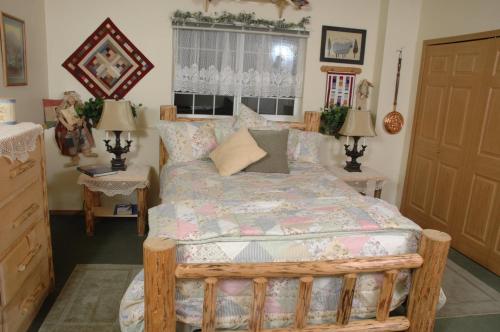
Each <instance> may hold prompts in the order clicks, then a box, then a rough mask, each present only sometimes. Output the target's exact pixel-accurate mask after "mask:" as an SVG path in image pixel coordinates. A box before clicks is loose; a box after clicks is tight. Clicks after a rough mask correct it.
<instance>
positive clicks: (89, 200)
mask: <svg viewBox="0 0 500 332" xmlns="http://www.w3.org/2000/svg"><path fill="white" fill-rule="evenodd" d="M150 170H151V167H149V166H143V165H129V166H128V168H127V170H126V171H119V172H118V173H117V174H112V175H106V176H99V177H91V176H88V175H85V174H80V176H79V177H78V184H81V185H83V193H84V199H85V203H84V208H85V227H86V231H87V235H89V236H92V235H94V225H95V220H94V218H95V217H113V218H117V217H118V218H123V217H126V218H130V217H136V218H137V233H138V234H139V236H144V231H145V228H146V218H147V212H148V206H147V194H148V188H149V174H150ZM134 191H137V214H136V215H125V216H122V215H115V214H114V208H112V207H103V206H101V198H100V193H103V194H105V195H106V196H115V195H126V196H128V195H130V194H132V193H133V192H134Z"/></svg>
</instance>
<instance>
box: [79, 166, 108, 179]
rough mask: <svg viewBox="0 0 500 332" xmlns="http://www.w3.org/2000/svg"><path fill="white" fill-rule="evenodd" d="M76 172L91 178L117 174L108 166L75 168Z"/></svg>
mask: <svg viewBox="0 0 500 332" xmlns="http://www.w3.org/2000/svg"><path fill="white" fill-rule="evenodd" d="M76 169H77V170H78V171H80V172H82V173H83V174H87V175H88V176H91V177H98V176H105V175H112V174H116V173H118V171H114V170H112V169H111V167H110V166H107V165H88V166H79V167H77V168H76Z"/></svg>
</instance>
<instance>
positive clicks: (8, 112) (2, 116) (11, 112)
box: [0, 98, 16, 124]
mask: <svg viewBox="0 0 500 332" xmlns="http://www.w3.org/2000/svg"><path fill="white" fill-rule="evenodd" d="M15 106H16V100H15V99H10V98H0V124H2V123H3V124H14V123H16V109H15Z"/></svg>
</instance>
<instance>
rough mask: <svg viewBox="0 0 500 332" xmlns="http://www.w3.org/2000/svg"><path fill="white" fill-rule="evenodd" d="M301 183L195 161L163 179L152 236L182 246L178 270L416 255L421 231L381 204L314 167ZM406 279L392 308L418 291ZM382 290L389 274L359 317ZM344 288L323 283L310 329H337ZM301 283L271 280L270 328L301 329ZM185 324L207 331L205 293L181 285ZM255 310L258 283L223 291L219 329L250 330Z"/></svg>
mask: <svg viewBox="0 0 500 332" xmlns="http://www.w3.org/2000/svg"><path fill="white" fill-rule="evenodd" d="M290 166H291V167H290V170H291V173H290V174H289V175H288V174H283V175H277V174H262V173H245V172H242V173H239V174H237V175H235V176H232V177H220V176H219V175H218V174H217V172H216V170H215V169H214V167H213V165H212V164H211V163H210V162H206V161H194V162H189V163H185V164H180V165H176V166H172V167H169V168H167V169H166V170H164V171H163V174H162V181H161V182H162V190H161V197H162V201H163V204H161V205H159V206H157V207H155V208H152V209H150V210H149V225H150V236H160V237H167V238H172V239H175V240H177V243H178V246H177V261H178V262H182V263H206V262H239V263H251V262H282V261H312V260H328V259H339V258H350V257H360V256H385V255H396V254H404V253H411V252H415V251H416V249H417V244H418V238H419V234H420V228H419V227H418V226H417V225H416V224H414V223H413V222H411V221H410V220H408V219H406V218H404V217H403V216H402V215H401V214H400V213H399V212H398V210H397V209H396V208H395V207H394V206H392V205H390V204H388V203H386V202H384V201H381V200H378V199H374V198H370V197H363V196H361V195H359V194H358V193H356V192H355V191H354V190H352V189H351V188H350V187H349V186H347V185H346V184H345V183H343V182H342V181H340V180H339V179H338V178H336V177H335V176H334V175H333V174H331V173H329V172H328V171H326V170H325V169H324V168H323V167H321V166H319V165H313V164H304V163H292V164H291V165H290ZM409 283H410V278H409V273H408V271H401V272H400V274H399V276H398V279H397V283H396V288H395V294H394V297H393V302H392V308H395V307H397V306H398V305H400V304H401V303H402V302H403V301H404V299H405V297H406V295H407V293H408V288H409ZM381 284H382V276H381V275H380V274H366V275H362V276H360V278H359V279H358V282H357V286H356V292H355V297H354V302H353V309H352V313H351V315H352V317H353V318H365V317H373V316H374V312H375V310H376V306H377V298H378V293H379V291H380V287H381ZM341 287H342V279H340V278H332V277H326V278H316V279H315V280H314V284H313V296H312V303H311V309H310V312H309V315H308V319H309V322H310V324H318V323H327V322H333V321H334V320H335V313H336V307H337V302H338V296H339V292H340V289H341ZM297 290H298V281H297V280H295V279H271V280H270V282H269V284H268V289H267V297H266V307H265V311H266V321H265V326H266V327H267V328H276V327H284V326H289V325H290V324H292V322H293V319H294V311H295V303H296V295H297ZM143 296H144V289H143V274H142V273H140V274H139V275H138V276H137V277H136V278H135V279H134V281H133V282H132V284H131V285H130V286H129V289H128V290H127V292H126V294H125V296H124V298H123V300H122V304H121V309H120V323H121V327H122V330H123V331H141V330H142V329H143V313H144V304H143ZM176 298H177V302H176V309H177V319H178V320H179V321H182V322H185V323H188V324H191V325H194V326H199V325H200V324H201V314H202V305H203V283H202V282H200V281H181V282H178V284H177V294H176ZM251 304H252V287H251V281H250V280H226V281H222V282H220V283H219V284H218V295H217V325H218V328H229V329H239V328H246V327H247V322H248V316H249V311H250V307H251Z"/></svg>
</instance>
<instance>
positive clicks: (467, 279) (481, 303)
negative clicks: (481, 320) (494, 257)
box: [437, 260, 500, 318]
mask: <svg viewBox="0 0 500 332" xmlns="http://www.w3.org/2000/svg"><path fill="white" fill-rule="evenodd" d="M442 287H443V290H444V293H445V294H446V298H447V299H446V304H445V305H444V306H443V307H442V308H441V310H439V311H438V313H437V318H452V317H465V316H476V315H489V314H500V293H499V292H497V291H496V290H495V289H493V288H491V287H490V286H488V285H487V284H485V283H484V282H482V281H481V280H479V279H478V278H476V277H475V276H474V275H472V274H471V273H469V272H468V271H467V270H465V269H463V268H462V267H460V266H459V265H457V264H456V263H454V262H453V261H451V260H448V263H447V264H446V270H445V272H444V277H443V284H442Z"/></svg>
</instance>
